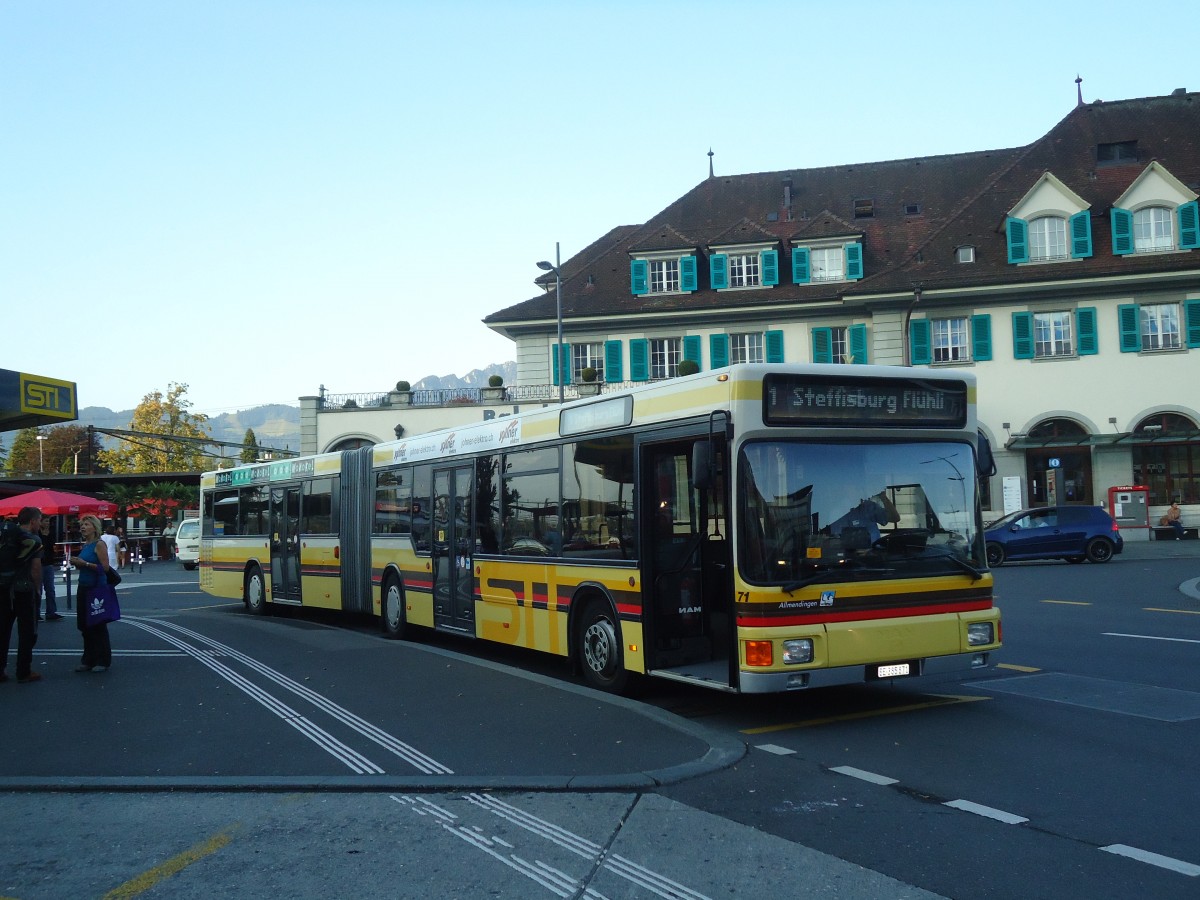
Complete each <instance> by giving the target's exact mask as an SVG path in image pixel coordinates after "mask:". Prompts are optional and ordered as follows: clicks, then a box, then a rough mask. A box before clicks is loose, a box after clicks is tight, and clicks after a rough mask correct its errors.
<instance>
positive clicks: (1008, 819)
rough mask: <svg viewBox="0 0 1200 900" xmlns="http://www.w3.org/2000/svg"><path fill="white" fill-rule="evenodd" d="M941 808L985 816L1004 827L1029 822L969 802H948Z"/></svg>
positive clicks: (1022, 817)
mask: <svg viewBox="0 0 1200 900" xmlns="http://www.w3.org/2000/svg"><path fill="white" fill-rule="evenodd" d="M942 806H950V807H953V808H954V809H961V810H962V811H963V812H969V813H974V814H975V815H977V816H986V817H987V818H989V819H995V820H996V821H997V822H1003V823H1004V824H1005V825H1020V824H1021V823H1022V822H1028V821H1029V820H1028V819H1026V818H1025V817H1024V816H1016V815H1013V814H1012V813H1010V812H1005V811H1004V810H1002V809H992V807H990V806H982V805H980V804H978V803H972V802H971V801H970V800H948V801H946V802H945V803H943V804H942Z"/></svg>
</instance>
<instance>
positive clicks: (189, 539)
mask: <svg viewBox="0 0 1200 900" xmlns="http://www.w3.org/2000/svg"><path fill="white" fill-rule="evenodd" d="M175 558H176V559H177V560H179V561H180V562H181V563H183V567H184V568H185V569H189V570H191V569H194V568H196V564H197V563H198V562H199V561H200V520H199V519H184V520H183V521H182V522H180V523H179V528H178V529H177V530H176V532H175Z"/></svg>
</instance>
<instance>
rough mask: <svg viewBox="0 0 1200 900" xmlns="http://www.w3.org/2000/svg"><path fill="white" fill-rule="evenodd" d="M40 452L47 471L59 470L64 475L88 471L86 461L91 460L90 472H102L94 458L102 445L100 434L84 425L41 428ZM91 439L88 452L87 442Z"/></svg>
mask: <svg viewBox="0 0 1200 900" xmlns="http://www.w3.org/2000/svg"><path fill="white" fill-rule="evenodd" d="M42 437H44V438H45V440H44V441H42V453H43V454H44V456H45V460H46V471H47V472H60V473H62V474H64V475H73V474H76V473H82V474H85V475H86V474H91V473H89V472H88V462H89V460H91V468H92V473H95V472H103V471H104V470H103V469H101V468H99V467H98V466H97V465H96V463H95V460H96V459H97V455H98V454H99V452H100V450H101V449H103V445H102V444H101V443H100V436H99V435H98V434H96V432H94V431H90V430H89V429H88V428H87V426H85V425H56V426H55V427H53V428H43V429H42ZM89 441H91V444H92V446H91V452H90V453H89V452H88V442H89Z"/></svg>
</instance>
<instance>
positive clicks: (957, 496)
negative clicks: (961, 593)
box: [738, 440, 984, 592]
mask: <svg viewBox="0 0 1200 900" xmlns="http://www.w3.org/2000/svg"><path fill="white" fill-rule="evenodd" d="M739 479H740V482H741V490H740V492H739V496H740V497H741V498H742V499H741V508H740V509H739V511H738V524H739V530H740V537H739V540H738V547H739V559H738V561H739V565H740V567H741V573H742V576H743V578H745V580H746V581H748V582H750V583H753V584H761V585H780V586H782V587H783V589H784V590H785V591H789V592H790V591H793V590H796V589H798V588H800V587H803V586H805V585H807V584H816V583H820V582H828V581H834V580H872V579H888V578H911V577H921V576H928V575H945V574H947V573H951V572H953V573H960V574H962V573H965V574H968V575H971V576H972V577H973V578H975V579H978V578H979V577H980V576H981V574H982V569H983V568H984V557H983V541H982V536H981V534H980V533H979V530H978V528H977V525H976V522H977V519H976V513H975V510H976V508H977V502H976V485H975V459H974V450H973V448H972V447H971V445H970V444H968V443H965V442H964V443H956V442H934V443H916V442H912V443H841V442H839V443H834V442H811V441H799V440H797V441H761V442H756V443H750V444H747V445H746V446H745V447H744V448H743V449H742V452H741V456H740V460H739Z"/></svg>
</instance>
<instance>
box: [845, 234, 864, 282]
mask: <svg viewBox="0 0 1200 900" xmlns="http://www.w3.org/2000/svg"><path fill="white" fill-rule="evenodd" d="M845 250H846V280H847V281H858V279H860V278H862V277H863V263H862V244H858V243H855V244H847V245H846V247H845Z"/></svg>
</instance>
